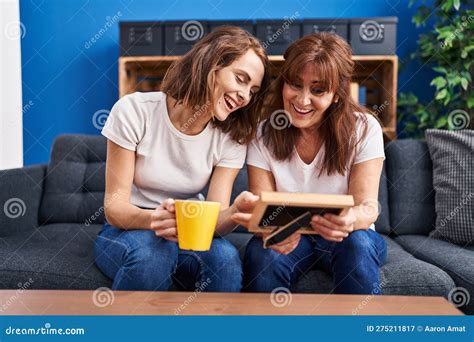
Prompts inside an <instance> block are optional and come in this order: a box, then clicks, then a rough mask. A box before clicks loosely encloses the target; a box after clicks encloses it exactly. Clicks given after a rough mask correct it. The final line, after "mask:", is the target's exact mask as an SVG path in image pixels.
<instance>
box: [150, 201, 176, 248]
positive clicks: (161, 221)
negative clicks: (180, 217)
mask: <svg viewBox="0 0 474 342" xmlns="http://www.w3.org/2000/svg"><path fill="white" fill-rule="evenodd" d="M150 228H151V229H152V230H153V231H154V232H155V234H156V236H158V237H161V238H163V239H166V240H169V241H174V242H178V231H177V230H176V213H175V206H174V200H173V199H172V198H168V199H166V200H164V201H163V202H162V203H161V204H160V205H159V206H158V207H157V208H156V209H155V210H154V211H153V213H152V214H151V224H150Z"/></svg>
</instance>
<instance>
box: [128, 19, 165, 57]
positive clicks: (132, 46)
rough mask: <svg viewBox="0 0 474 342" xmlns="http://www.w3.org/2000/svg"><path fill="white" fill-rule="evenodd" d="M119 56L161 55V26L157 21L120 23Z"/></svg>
mask: <svg viewBox="0 0 474 342" xmlns="http://www.w3.org/2000/svg"><path fill="white" fill-rule="evenodd" d="M119 26H120V56H154V55H162V54H163V26H162V24H161V22H157V21H138V22H137V21H121V22H120V24H119Z"/></svg>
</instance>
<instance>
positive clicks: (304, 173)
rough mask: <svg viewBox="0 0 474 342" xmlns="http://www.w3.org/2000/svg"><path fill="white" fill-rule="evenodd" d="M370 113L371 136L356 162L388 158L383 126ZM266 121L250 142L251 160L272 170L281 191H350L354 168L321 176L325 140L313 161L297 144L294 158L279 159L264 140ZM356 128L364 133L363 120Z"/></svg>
mask: <svg viewBox="0 0 474 342" xmlns="http://www.w3.org/2000/svg"><path fill="white" fill-rule="evenodd" d="M366 116H367V121H368V130H367V136H366V138H365V140H363V141H362V142H361V144H360V145H359V148H358V149H357V151H356V153H355V156H354V158H353V159H352V160H353V164H352V165H354V164H358V163H362V162H365V161H368V160H371V159H375V158H384V159H385V153H384V145H383V135H382V128H381V127H380V124H379V123H378V121H377V119H375V118H374V117H373V116H372V115H366ZM262 125H263V123H262V124H261V125H260V127H259V129H258V133H257V138H256V139H254V140H253V141H252V142H251V143H250V145H249V146H248V151H247V164H248V165H252V166H256V167H258V168H261V169H264V170H267V171H271V172H272V174H273V177H274V178H275V183H276V190H277V191H284V192H305V193H318V194H340V195H346V194H347V193H348V190H349V175H350V169H351V168H349V170H348V172H346V174H345V175H341V174H339V173H333V174H332V175H331V176H328V175H327V173H326V172H323V173H321V176H319V172H320V170H321V165H322V162H323V156H324V151H325V149H324V144H323V145H322V146H321V148H320V149H319V152H318V153H317V155H316V157H315V158H314V160H313V161H312V162H311V163H310V164H306V163H305V162H304V161H303V160H302V159H301V158H300V156H299V155H298V153H297V152H296V148H295V150H294V152H293V155H292V158H291V159H290V160H286V161H283V162H282V161H277V160H276V159H275V158H274V157H273V155H272V153H271V152H270V150H269V149H268V148H267V147H266V146H265V144H264V143H263V139H262ZM356 129H357V132H358V134H359V136H360V134H361V133H362V129H363V126H362V124H361V120H358V124H357V128H356ZM371 228H373V227H371Z"/></svg>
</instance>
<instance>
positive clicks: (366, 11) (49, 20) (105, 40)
mask: <svg viewBox="0 0 474 342" xmlns="http://www.w3.org/2000/svg"><path fill="white" fill-rule="evenodd" d="M295 12H298V13H299V18H311V17H314V18H316V17H368V16H398V17H399V26H398V52H397V53H398V55H399V57H400V58H401V59H402V60H403V59H407V58H408V55H409V53H410V52H412V51H413V50H414V49H415V47H416V40H417V36H418V31H417V30H416V29H415V26H414V25H413V24H412V23H411V16H412V14H413V12H414V10H413V9H408V1H404V0H401V1H400V0H376V1H374V0H357V1H356V0H318V1H316V0H313V1H308V0H299V1H293V0H287V1H283V0H278V1H269V0H266V1H265V0H263V1H255V0H239V1H223V0H209V1H207V0H187V1H185V0H182V1H180V0H176V1H174V0H168V1H156V0H67V1H66V0H20V15H21V21H22V23H23V24H24V25H25V28H26V35H25V37H24V38H23V40H22V65H23V102H24V105H27V104H29V106H28V107H27V108H25V109H24V120H23V125H24V162H25V165H30V164H36V163H46V162H47V161H48V160H49V156H50V149H51V144H52V142H53V140H54V138H55V137H56V136H57V135H58V134H61V133H86V134H99V133H100V131H99V130H98V129H97V128H96V127H94V124H93V122H92V117H93V115H94V113H95V112H97V111H98V110H103V109H110V108H111V107H112V105H113V104H114V102H115V101H116V100H117V98H118V84H117V77H118V72H117V59H118V24H117V23H115V24H114V25H113V26H112V27H110V28H108V29H107V30H106V31H105V33H103V34H101V35H100V38H99V39H98V41H97V42H95V43H92V44H90V45H91V46H90V47H88V48H87V47H86V45H87V44H86V43H87V42H90V39H91V38H92V37H93V36H94V35H96V34H98V33H99V30H100V29H102V28H104V27H105V26H104V25H106V23H107V22H112V21H115V20H114V16H118V17H120V19H121V20H167V19H249V18H250V19H257V18H283V17H290V16H291V15H293V14H295ZM417 70H418V66H417V65H416V64H415V63H410V64H409V65H408V67H407V68H406V69H404V70H403V71H402V72H401V74H400V76H399V90H402V91H407V90H419V88H420V85H424V84H427V83H428V82H429V76H430V72H429V70H428V68H427V67H424V68H422V69H421V71H420V72H417ZM415 73H416V76H415V77H413V78H412V76H413V75H414V74H415ZM425 88H427V87H425ZM429 94H430V90H429V89H426V90H425V96H428V95H429ZM30 101H31V102H30Z"/></svg>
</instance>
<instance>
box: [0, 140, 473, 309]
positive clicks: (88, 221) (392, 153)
mask: <svg viewBox="0 0 474 342" xmlns="http://www.w3.org/2000/svg"><path fill="white" fill-rule="evenodd" d="M386 156H387V159H386V162H385V168H384V172H383V175H382V178H381V184H380V194H379V201H380V203H381V209H382V211H381V215H380V217H379V219H378V221H377V222H376V229H377V231H378V232H380V233H382V234H383V236H384V238H385V239H386V241H387V243H388V257H387V262H386V264H385V265H384V266H383V267H382V270H381V272H382V289H383V292H384V293H385V294H391V295H423V296H444V297H448V295H449V293H450V291H451V290H453V289H454V288H455V287H463V288H464V289H466V290H467V291H468V292H469V293H473V294H474V267H473V265H474V247H470V248H467V249H463V248H461V247H458V246H456V245H453V244H451V243H448V242H445V241H440V240H435V239H432V238H429V237H428V234H429V232H430V231H431V230H432V229H433V227H434V223H435V209H434V191H433V187H432V166H431V160H430V157H429V153H428V150H427V147H426V144H425V142H423V141H415V140H399V141H394V142H391V143H389V144H388V145H387V146H386ZM105 159H106V139H105V138H104V137H102V136H98V135H94V136H90V135H61V136H59V137H57V139H56V140H55V142H54V145H53V149H52V155H51V161H50V162H49V164H48V165H35V166H29V167H25V168H20V169H11V170H3V171H0V205H1V206H2V207H3V209H4V210H2V211H0V245H1V248H0V286H1V287H2V288H5V289H15V288H18V286H21V284H24V283H25V282H27V281H29V282H30V283H29V288H35V289H95V288H98V287H101V286H107V287H110V286H111V280H110V279H108V278H107V277H106V276H105V275H104V274H102V273H101V272H100V271H99V270H98V269H97V267H96V266H95V264H94V253H93V244H94V240H95V237H96V235H97V233H98V232H99V230H100V229H101V224H102V223H103V220H104V213H103V208H102V205H103V196H104V187H105V180H104V175H105ZM246 178H247V176H246V171H245V168H244V169H243V170H242V171H241V172H240V174H239V176H238V178H237V181H236V184H235V186H234V191H233V197H235V195H236V194H237V193H239V192H240V191H242V190H244V189H246V186H247V179H246ZM11 199H14V201H16V202H17V203H19V205H18V206H17V209H19V211H18V210H17V211H16V212H15V213H13V214H12V211H9V212H8V213H9V215H6V213H7V212H6V203H7V202H8V201H9V200H10V202H9V203H10V204H11V202H12V201H11ZM9 210H14V209H12V208H10V209H9ZM249 238H250V234H248V233H246V232H243V231H242V230H238V231H237V232H234V233H232V234H230V235H228V236H227V237H226V239H228V240H230V241H231V242H232V243H233V244H234V245H235V246H236V247H237V248H238V249H239V250H240V251H241V254H242V255H243V252H244V249H245V245H246V243H247V241H248V240H249ZM30 279H31V280H30ZM20 283H21V284H20ZM292 290H293V291H295V292H311V293H330V292H331V290H332V284H331V277H330V276H329V275H328V274H326V273H324V272H323V271H321V270H318V269H314V270H312V271H310V272H309V273H308V274H307V275H306V276H305V277H304V278H302V279H300V280H299V281H298V283H297V284H296V285H295V288H294V289H292ZM473 297H474V296H473ZM460 309H461V310H463V311H464V312H465V313H468V314H474V298H471V300H470V302H468V303H467V304H466V305H464V306H463V307H460Z"/></svg>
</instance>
